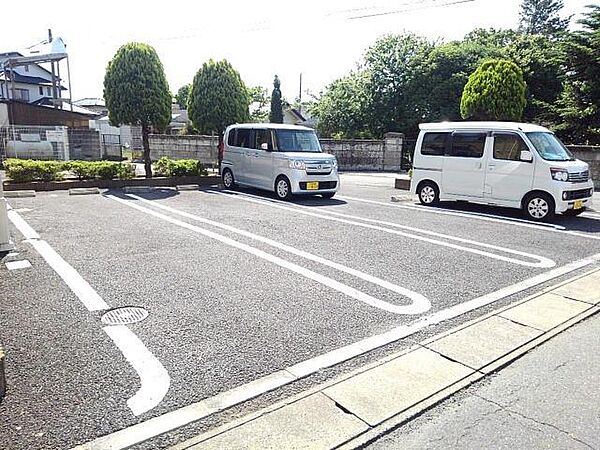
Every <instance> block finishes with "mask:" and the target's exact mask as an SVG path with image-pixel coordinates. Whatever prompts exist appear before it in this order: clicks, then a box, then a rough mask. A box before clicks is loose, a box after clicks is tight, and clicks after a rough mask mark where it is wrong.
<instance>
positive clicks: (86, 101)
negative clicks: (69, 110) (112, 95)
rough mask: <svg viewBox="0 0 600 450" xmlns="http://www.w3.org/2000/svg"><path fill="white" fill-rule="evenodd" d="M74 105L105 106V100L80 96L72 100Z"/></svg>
mask: <svg viewBox="0 0 600 450" xmlns="http://www.w3.org/2000/svg"><path fill="white" fill-rule="evenodd" d="M73 104H74V105H77V106H83V107H86V106H88V107H89V106H103V107H104V106H106V102H105V101H104V99H103V98H94V97H86V98H81V99H79V100H75V101H74V102H73Z"/></svg>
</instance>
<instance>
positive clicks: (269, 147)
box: [260, 142, 273, 152]
mask: <svg viewBox="0 0 600 450" xmlns="http://www.w3.org/2000/svg"><path fill="white" fill-rule="evenodd" d="M260 149H261V150H266V151H268V152H270V151H273V149H272V148H271V146H270V145H269V144H267V143H266V142H263V143H262V144H260Z"/></svg>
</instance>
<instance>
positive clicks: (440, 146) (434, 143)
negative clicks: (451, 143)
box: [421, 133, 450, 156]
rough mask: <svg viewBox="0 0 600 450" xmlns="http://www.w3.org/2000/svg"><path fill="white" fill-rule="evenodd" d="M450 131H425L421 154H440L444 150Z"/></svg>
mask: <svg viewBox="0 0 600 450" xmlns="http://www.w3.org/2000/svg"><path fill="white" fill-rule="evenodd" d="M448 136H450V133H425V136H423V143H422V144H421V154H422V155H428V156H442V155H443V154H444V153H445V152H446V142H447V139H448Z"/></svg>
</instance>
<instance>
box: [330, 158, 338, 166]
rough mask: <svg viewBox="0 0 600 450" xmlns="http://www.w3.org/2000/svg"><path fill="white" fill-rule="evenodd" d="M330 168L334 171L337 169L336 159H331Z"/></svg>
mask: <svg viewBox="0 0 600 450" xmlns="http://www.w3.org/2000/svg"><path fill="white" fill-rule="evenodd" d="M330 163H331V167H333V168H334V169H337V159H335V158H333V159H332V160H331V161H330Z"/></svg>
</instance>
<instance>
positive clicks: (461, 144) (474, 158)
mask: <svg viewBox="0 0 600 450" xmlns="http://www.w3.org/2000/svg"><path fill="white" fill-rule="evenodd" d="M486 140H487V133H485V132H462V131H460V132H454V133H452V137H451V142H450V146H449V148H448V154H447V155H446V157H445V158H444V168H443V171H442V191H443V192H444V193H445V194H449V195H458V196H463V197H474V198H482V197H483V187H484V182H485V162H484V153H485V152H484V150H485V145H486Z"/></svg>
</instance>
